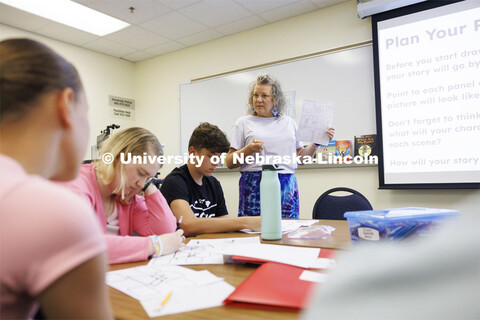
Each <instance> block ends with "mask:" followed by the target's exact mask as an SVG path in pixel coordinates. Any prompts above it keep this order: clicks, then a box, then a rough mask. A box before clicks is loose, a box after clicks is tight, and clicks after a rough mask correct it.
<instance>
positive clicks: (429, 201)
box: [135, 0, 480, 218]
mask: <svg viewBox="0 0 480 320" xmlns="http://www.w3.org/2000/svg"><path fill="white" fill-rule="evenodd" d="M371 37H372V36H371V27H370V19H365V20H361V19H358V18H357V13H356V2H355V1H353V0H352V1H349V2H346V3H343V4H340V5H337V6H332V7H328V8H325V9H322V10H318V11H315V12H312V13H309V14H306V15H303V16H300V17H295V18H291V19H288V20H284V21H280V22H277V23H273V24H270V25H267V26H263V27H260V28H257V29H254V30H250V31H246V32H242V33H238V34H234V35H232V36H229V37H225V38H222V39H219V40H215V41H211V42H208V43H204V44H201V45H198V46H195V47H191V48H187V49H184V50H181V51H177V52H173V53H171V54H166V55H163V56H160V57H156V58H153V59H150V60H147V61H143V62H140V63H137V64H136V78H135V79H136V81H135V85H136V88H135V92H136V94H137V96H136V97H137V102H138V104H139V105H140V106H145V108H142V109H141V111H140V110H139V112H138V113H137V124H139V125H143V126H145V127H147V128H150V129H152V130H153V131H154V132H155V133H156V134H157V135H158V136H159V137H160V139H161V140H162V141H163V142H165V143H166V144H167V147H166V153H167V154H183V152H184V150H179V145H180V129H179V125H180V109H179V101H178V97H179V91H178V86H179V84H180V83H184V82H188V81H189V80H190V79H195V78H199V77H203V76H208V75H213V74H217V73H221V72H226V71H232V70H236V69H240V68H245V67H249V66H254V65H258V64H262V63H267V62H271V61H275V60H281V59H286V58H290V57H295V56H300V55H304V54H308V53H312V52H318V51H322V50H326V49H330V48H336V47H341V46H345V45H348V44H352V43H357V42H362V41H365V40H371ZM171 169H172V167H167V166H166V167H165V168H164V169H163V172H162V176H165V175H166V174H167V173H168V172H169V171H170V170H171ZM296 176H297V178H298V182H299V189H300V207H301V217H302V218H309V217H311V211H312V209H313V205H314V203H315V201H316V199H317V198H318V196H319V195H320V194H321V193H322V192H323V191H325V190H327V189H329V188H333V187H337V186H347V187H352V188H354V189H357V190H359V191H360V192H362V193H363V194H365V196H367V197H368V199H369V200H370V201H371V203H372V205H373V206H374V208H376V209H382V208H392V207H405V206H426V207H438V208H454V209H458V210H460V211H462V212H464V213H473V212H475V211H477V212H478V207H479V206H480V191H479V190H418V191H415V190H407V191H393V190H378V173H377V168H376V167H366V168H341V169H340V168H339V169H318V170H297V173H296ZM216 177H217V178H218V179H219V180H220V181H221V183H222V186H223V188H224V191H225V196H226V200H227V205H228V209H229V211H230V213H231V214H233V215H235V214H236V212H237V209H236V208H237V205H238V178H239V173H236V172H230V173H216Z"/></svg>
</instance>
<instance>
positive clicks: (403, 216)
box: [344, 207, 460, 220]
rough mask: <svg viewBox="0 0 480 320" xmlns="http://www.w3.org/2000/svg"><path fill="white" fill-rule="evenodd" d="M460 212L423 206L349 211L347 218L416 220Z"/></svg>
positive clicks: (454, 214) (345, 215)
mask: <svg viewBox="0 0 480 320" xmlns="http://www.w3.org/2000/svg"><path fill="white" fill-rule="evenodd" d="M459 214H460V212H459V211H457V210H453V209H436V208H423V207H408V208H393V209H384V210H363V211H347V212H345V214H344V217H345V218H347V219H348V218H357V219H358V218H360V219H365V218H367V219H373V220H415V219H423V218H429V219H435V218H442V217H450V216H456V215H459Z"/></svg>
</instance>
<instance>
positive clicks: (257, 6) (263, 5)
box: [235, 0, 305, 14]
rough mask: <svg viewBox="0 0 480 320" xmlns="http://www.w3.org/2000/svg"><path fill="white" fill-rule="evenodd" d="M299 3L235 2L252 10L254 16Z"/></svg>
mask: <svg viewBox="0 0 480 320" xmlns="http://www.w3.org/2000/svg"><path fill="white" fill-rule="evenodd" d="M298 1H299V0H263V1H258V0H235V2H237V3H238V4H239V5H241V6H242V7H244V8H246V9H248V10H250V11H251V12H252V13H253V14H259V13H262V12H265V11H269V10H273V9H276V8H279V7H283V6H285V5H287V4H291V3H294V2H298ZM303 1H305V0H303Z"/></svg>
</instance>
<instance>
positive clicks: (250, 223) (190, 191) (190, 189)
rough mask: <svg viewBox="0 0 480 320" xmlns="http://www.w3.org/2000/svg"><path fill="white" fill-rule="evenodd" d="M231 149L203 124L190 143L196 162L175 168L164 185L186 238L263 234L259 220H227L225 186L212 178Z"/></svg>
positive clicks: (219, 134)
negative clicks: (239, 232) (248, 231)
mask: <svg viewBox="0 0 480 320" xmlns="http://www.w3.org/2000/svg"><path fill="white" fill-rule="evenodd" d="M229 146H230V144H229V142H228V140H227V137H226V136H225V134H224V133H223V132H222V131H221V130H220V129H219V128H218V127H217V126H215V125H212V124H209V123H207V122H203V123H201V124H200V125H199V126H198V127H197V128H196V129H195V130H194V131H193V133H192V136H191V137H190V141H189V142H188V152H189V154H190V157H191V158H192V159H193V161H190V160H189V161H188V163H187V164H185V165H183V166H181V167H179V168H175V169H174V170H173V171H172V172H171V173H170V174H169V175H168V176H167V177H166V178H165V181H164V182H163V184H162V187H161V191H162V193H163V195H164V196H165V198H166V199H167V201H168V204H169V205H170V208H171V209H172V212H173V214H174V215H175V216H176V217H177V220H179V219H180V217H183V218H182V219H183V220H182V223H181V228H182V229H183V231H184V233H185V235H187V236H188V235H196V234H201V233H214V232H229V231H237V230H240V229H252V230H255V231H260V217H236V218H228V217H227V216H228V211H227V207H226V205H225V198H224V196H223V190H222V186H221V185H220V182H219V181H218V180H217V179H216V178H215V177H212V173H213V172H214V171H215V169H216V168H217V166H218V163H219V161H217V160H219V158H220V155H221V154H222V153H223V152H227V151H228V148H229ZM197 218H222V219H197Z"/></svg>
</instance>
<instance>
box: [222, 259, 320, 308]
mask: <svg viewBox="0 0 480 320" xmlns="http://www.w3.org/2000/svg"><path fill="white" fill-rule="evenodd" d="M303 271H305V269H303V268H299V267H295V266H290V265H286V264H280V263H275V262H267V263H264V264H262V265H261V266H260V267H258V269H257V270H255V271H254V272H253V273H252V274H251V275H250V276H249V277H248V278H247V279H245V280H244V281H243V282H242V283H241V284H240V285H239V286H238V287H237V289H235V291H234V292H232V294H230V296H228V298H227V299H225V301H224V303H225V305H227V306H233V307H244V308H255V309H267V310H287V311H299V310H301V309H303V308H304V307H305V306H306V303H307V302H308V300H309V295H310V293H311V292H312V289H313V288H314V287H315V283H314V282H310V281H305V280H300V275H301V274H302V272H303Z"/></svg>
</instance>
